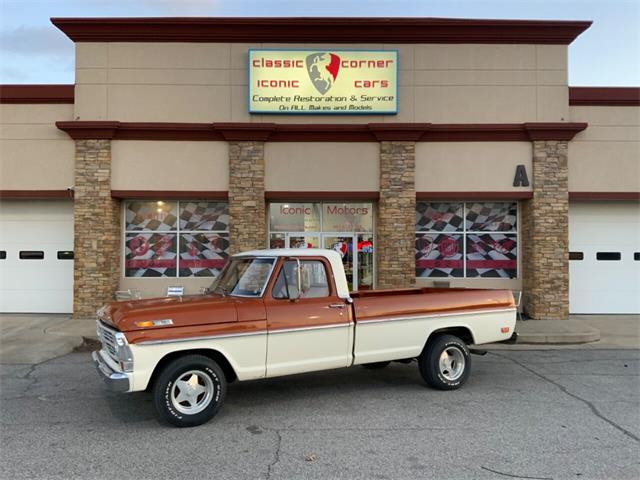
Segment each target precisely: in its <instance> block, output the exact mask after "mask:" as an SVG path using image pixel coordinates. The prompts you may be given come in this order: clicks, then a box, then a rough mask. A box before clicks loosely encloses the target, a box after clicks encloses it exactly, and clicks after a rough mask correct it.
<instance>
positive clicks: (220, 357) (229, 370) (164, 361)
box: [146, 348, 238, 390]
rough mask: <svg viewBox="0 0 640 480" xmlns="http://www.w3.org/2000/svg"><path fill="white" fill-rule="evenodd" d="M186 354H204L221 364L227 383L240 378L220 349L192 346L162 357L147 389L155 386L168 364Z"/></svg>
mask: <svg viewBox="0 0 640 480" xmlns="http://www.w3.org/2000/svg"><path fill="white" fill-rule="evenodd" d="M185 355H202V356H205V357H207V358H210V359H211V360H213V361H214V362H216V363H217V364H218V365H219V366H220V368H221V369H222V371H223V372H224V377H225V380H226V381H227V383H231V382H233V381H234V380H236V379H237V378H238V375H237V374H236V371H235V370H234V368H233V366H232V365H231V363H230V362H229V360H228V359H227V357H226V356H225V355H224V354H223V353H221V352H220V351H218V350H214V349H212V348H191V349H186V350H177V351H174V352H169V353H167V354H166V355H165V356H164V357H162V358H161V359H160V360H159V361H158V363H157V364H156V366H155V367H154V369H153V372H152V373H151V376H150V377H149V381H148V383H147V386H146V390H149V389H150V388H151V387H152V386H153V384H154V382H155V380H156V378H157V377H158V375H159V374H160V372H161V371H162V370H163V369H164V367H165V366H167V365H168V364H169V363H170V362H172V361H174V360H175V359H177V358H180V357H184V356H185Z"/></svg>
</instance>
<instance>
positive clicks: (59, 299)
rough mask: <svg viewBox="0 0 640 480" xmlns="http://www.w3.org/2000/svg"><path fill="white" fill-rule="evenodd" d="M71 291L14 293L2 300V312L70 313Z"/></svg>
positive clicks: (71, 306) (71, 303) (71, 305)
mask: <svg viewBox="0 0 640 480" xmlns="http://www.w3.org/2000/svg"><path fill="white" fill-rule="evenodd" d="M72 310H73V291H72V290H64V291H59V292H56V291H51V290H36V291H24V290H23V291H15V292H11V295H10V296H9V297H8V298H3V299H2V311H3V312H7V313H16V312H20V313H71V311H72Z"/></svg>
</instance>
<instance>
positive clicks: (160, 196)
mask: <svg viewBox="0 0 640 480" xmlns="http://www.w3.org/2000/svg"><path fill="white" fill-rule="evenodd" d="M111 197H112V198H120V199H128V200H136V199H149V200H228V198H229V192H226V191H215V190H208V191H203V190H189V191H181V190H111Z"/></svg>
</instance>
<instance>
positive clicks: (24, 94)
mask: <svg viewBox="0 0 640 480" xmlns="http://www.w3.org/2000/svg"><path fill="white" fill-rule="evenodd" d="M73 89H74V85H0V103H14V104H18V103H22V104H37V103H48V104H63V103H71V104H72V103H73V101H74V93H73Z"/></svg>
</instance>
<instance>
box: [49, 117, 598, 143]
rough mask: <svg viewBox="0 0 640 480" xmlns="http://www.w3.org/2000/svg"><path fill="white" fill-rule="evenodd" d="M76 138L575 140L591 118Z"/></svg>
mask: <svg viewBox="0 0 640 480" xmlns="http://www.w3.org/2000/svg"><path fill="white" fill-rule="evenodd" d="M56 126H57V127H58V128H59V129H60V130H63V131H65V132H66V133H67V134H68V135H69V136H70V137H71V138H73V139H75V140H82V139H110V140H202V141H262V142H265V141H269V142H382V141H409V142H514V141H523V142H524V141H527V142H528V141H532V140H571V139H572V138H573V137H574V136H575V135H576V134H577V133H578V132H581V131H582V130H584V129H585V128H587V123H569V122H556V123H547V122H530V123H504V124H503V123H500V124H472V123H450V124H445V123H441V124H437V123H364V124H319V125H318V124H316V125H314V124H276V123H241V122H238V123H161V122H156V123H149V122H145V123H141V122H117V121H63V122H56Z"/></svg>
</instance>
